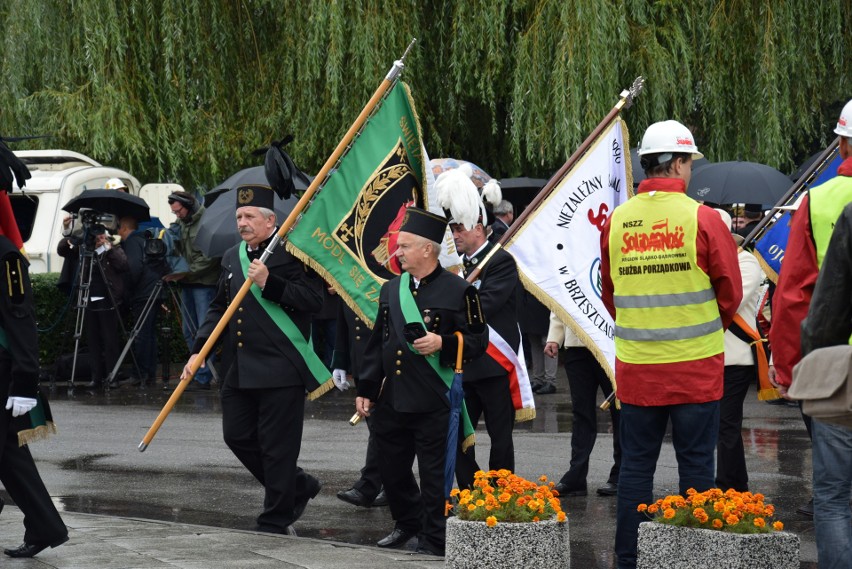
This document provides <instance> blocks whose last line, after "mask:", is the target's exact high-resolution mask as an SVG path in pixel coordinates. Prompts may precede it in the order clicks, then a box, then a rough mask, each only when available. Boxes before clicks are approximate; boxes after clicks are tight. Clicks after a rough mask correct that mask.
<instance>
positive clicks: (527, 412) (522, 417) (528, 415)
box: [515, 408, 535, 423]
mask: <svg viewBox="0 0 852 569" xmlns="http://www.w3.org/2000/svg"><path fill="white" fill-rule="evenodd" d="M533 419H535V409H526V408H524V409H518V410H517V411H515V422H516V423H523V422H524V421H532V420H533Z"/></svg>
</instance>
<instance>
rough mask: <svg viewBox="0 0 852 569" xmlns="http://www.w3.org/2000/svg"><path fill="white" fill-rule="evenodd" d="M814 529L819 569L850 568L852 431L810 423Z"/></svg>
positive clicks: (815, 420) (851, 549)
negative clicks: (811, 434)
mask: <svg viewBox="0 0 852 569" xmlns="http://www.w3.org/2000/svg"><path fill="white" fill-rule="evenodd" d="M812 429H813V441H812V444H813V464H814V528H815V530H816V544H817V555H818V561H819V567H820V569H841V568H844V569H845V568H847V567H849V563H850V561H849V560H850V559H852V525H850V524H852V511H850V509H849V499H850V497H852V491H851V490H850V485H852V430H850V429H847V428H844V427H841V426H839V425H832V424H830V423H823V422H822V421H820V420H818V419H814V420H813V422H812Z"/></svg>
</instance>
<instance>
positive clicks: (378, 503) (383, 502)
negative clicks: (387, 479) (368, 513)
mask: <svg viewBox="0 0 852 569" xmlns="http://www.w3.org/2000/svg"><path fill="white" fill-rule="evenodd" d="M387 505H388V495H387V494H385V489H384V488H382V491H381V492H379V495H378V496H376V499H375V500H373V503H372V504H370V506H371V507H373V508H384V507H385V506H387Z"/></svg>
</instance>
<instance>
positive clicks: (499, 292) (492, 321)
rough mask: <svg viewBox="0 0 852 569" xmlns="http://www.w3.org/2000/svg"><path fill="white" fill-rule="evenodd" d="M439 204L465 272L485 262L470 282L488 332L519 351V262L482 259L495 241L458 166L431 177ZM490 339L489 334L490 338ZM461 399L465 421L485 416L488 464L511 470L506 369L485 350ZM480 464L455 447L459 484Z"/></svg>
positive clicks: (511, 416)
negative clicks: (468, 416) (465, 412)
mask: <svg viewBox="0 0 852 569" xmlns="http://www.w3.org/2000/svg"><path fill="white" fill-rule="evenodd" d="M435 186H436V188H437V189H438V193H439V195H440V196H443V197H444V199H442V200H441V201H442V204H441V205H442V207H444V208H447V209H449V214H450V216H449V217H450V229H452V231H453V239H454V240H455V243H456V249H458V252H459V253H461V254H463V257H462V260H463V262H464V273H465V276H468V275H469V274H470V273H472V272H473V271H474V270H475V269H477V268H480V267H484V269H483V270H482V272H480V274H479V277H478V279H477V280H476V281H475V282H474V283H473V286H475V287H476V288H477V289H478V290H479V299H480V302H481V303H482V312H483V313H484V314H485V319H486V321H487V322H488V326H489V328H490V329H491V330H490V331H489V333H490V334H494V333H496V334H499V335H500V337H502V338H503V339H504V340H505V341H506V343H507V344H509V346H511V348H512V349H513V350H514V351H515V353H517V352H518V349H519V345H520V343H521V331H520V329H519V328H518V314H517V287H518V280H519V279H518V267H517V265H516V264H515V259H514V257H512V255H510V254H509V253H507V252H506V251H504V250H503V249H497V251H495V252H494V254H493V255H492V256H491V258H490V259H489V260H488V261H487V262H486V261H485V259H486V257H487V256H488V254H489V253H490V252H491V251H492V249H494V247H495V245H494V244H493V243H491V242H489V241H488V238H487V236H486V233H485V223H486V210H485V205H484V204H483V203H482V201H481V200H480V198H479V194H478V192H477V190H476V186H475V185H474V184H473V182H472V181H471V180H470V178H468V177H467V176H466V175H465V174H464V173H463V172H461V171H460V170H450V171H448V172H445V173H443V174H441V175H440V176H439V177H438V179H437V180H436V182H435ZM491 339H492V341H493V339H494V338H491ZM463 386H464V400H465V403H466V404H467V412H468V413H469V415H470V421H471V423H473V427H474V428H476V425H477V423H478V422H479V418H480V416H482V415H484V416H485V426H486V428H487V429H488V435H489V437H490V438H491V456H490V458H489V461H488V466H489V469H490V470H500V469H502V468H505V469H507V470H513V471H514V470H515V447H514V444H513V442H512V428H513V427H514V425H515V407H514V405H513V403H512V394H511V392H510V390H509V375H508V373H507V371H506V369H505V368H504V367H503V366H501V365H500V364H499V363H497V361H496V360H495V359H494V358H492V357H491V356H490V355H488V354H484V355H483V356H482V357H480V358H477V359H475V360H473V361H472V362H470V363H469V364H467V365H465V368H464V382H463ZM477 470H480V468H479V465H478V464H477V463H476V455H475V454H474V452H473V449H470V450H469V451H468V452H466V453H459V455H458V459H457V462H456V477H457V479H458V483H459V488H468V487H470V486H472V484H473V477H474V474H475V473H476V471H477Z"/></svg>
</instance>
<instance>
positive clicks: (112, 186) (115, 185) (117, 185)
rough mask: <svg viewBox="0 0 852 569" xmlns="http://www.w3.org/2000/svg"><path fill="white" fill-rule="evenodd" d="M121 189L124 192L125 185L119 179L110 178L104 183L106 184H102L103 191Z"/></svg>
mask: <svg viewBox="0 0 852 569" xmlns="http://www.w3.org/2000/svg"><path fill="white" fill-rule="evenodd" d="M122 188H123V189H125V190H126V189H127V184H125V183H124V182H123V181H122V180H121V178H110V179H109V180H107V181H106V184H104V189H105V190H120V189H122Z"/></svg>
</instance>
